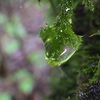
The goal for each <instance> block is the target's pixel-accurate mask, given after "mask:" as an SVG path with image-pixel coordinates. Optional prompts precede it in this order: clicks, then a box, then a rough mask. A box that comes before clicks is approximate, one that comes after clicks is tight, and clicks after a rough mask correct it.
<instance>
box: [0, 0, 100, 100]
mask: <svg viewBox="0 0 100 100" xmlns="http://www.w3.org/2000/svg"><path fill="white" fill-rule="evenodd" d="M59 2H60V0H0V100H76V95H77V90H78V87H79V85H80V84H82V82H83V81H86V80H85V79H86V77H85V76H84V75H83V74H82V75H80V74H79V73H78V70H79V69H80V67H81V66H86V65H85V64H83V65H80V62H81V63H83V62H86V60H87V59H88V58H87V56H86V55H87V52H86V50H87V45H86V44H87V43H88V44H89V43H91V44H93V45H94V46H96V47H98V48H97V49H95V48H94V47H93V46H90V47H89V49H90V50H91V52H90V55H91V54H92V55H93V54H97V53H98V52H99V50H100V48H99V46H100V41H99V38H98V37H95V38H92V39H90V40H91V41H90V40H89V39H88V38H87V36H89V35H90V34H93V33H94V32H95V30H96V29H97V28H98V27H99V28H100V23H99V22H100V21H99V20H100V19H99V18H100V13H99V11H100V7H99V4H98V3H97V6H95V13H94V14H93V13H92V12H91V11H90V10H86V9H84V5H82V4H78V2H77V5H78V6H77V7H76V10H75V11H74V13H75V17H74V18H73V29H74V31H75V32H76V33H77V34H81V35H85V36H86V37H85V40H86V42H85V43H84V46H83V47H82V48H80V49H79V51H78V52H76V54H75V55H74V56H73V57H72V58H71V59H70V60H69V61H68V62H67V63H66V64H64V65H62V69H61V70H60V69H59V68H58V67H55V68H54V67H50V65H48V63H47V62H46V60H45V48H44V43H43V41H42V40H41V38H40V37H39V30H40V28H41V27H44V26H45V24H46V23H49V24H52V23H53V22H54V20H55V17H56V15H57V14H58V13H59V7H57V5H58V4H59ZM94 41H95V42H94ZM98 41H99V42H98ZM85 46H86V48H84V47H85ZM82 50H83V51H82ZM80 54H81V55H80ZM82 54H83V55H84V56H83V55H82ZM80 57H81V58H82V59H80ZM86 58H87V59H86ZM84 78H85V79H84ZM70 98H71V99H70Z"/></svg>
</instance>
